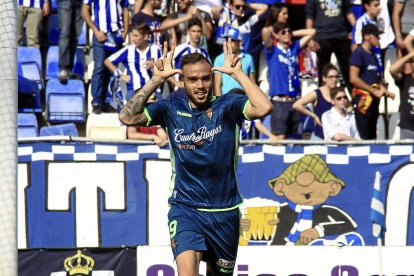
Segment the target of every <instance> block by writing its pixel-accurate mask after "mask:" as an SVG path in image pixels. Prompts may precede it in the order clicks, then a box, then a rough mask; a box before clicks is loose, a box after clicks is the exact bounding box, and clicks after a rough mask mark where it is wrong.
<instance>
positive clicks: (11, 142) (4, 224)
mask: <svg viewBox="0 0 414 276" xmlns="http://www.w3.org/2000/svg"><path fill="white" fill-rule="evenodd" d="M16 5H17V1H15V0H0V14H1V16H0V68H1V69H0V95H1V102H2V104H1V105H0V110H1V115H0V122H1V123H0V148H1V154H0V233H1V234H0V248H1V252H2V258H0V274H1V275H5V276H9V275H10V276H14V275H17V241H16V236H17V227H16V206H17V204H16V190H17V188H16V187H17V185H16V184H17V182H16V170H17V137H16V136H17V135H16V134H17V126H16V125H17V124H16V121H17V56H16V55H17V48H16V44H17V42H16V41H17V29H16V26H17V22H16V10H17V8H16Z"/></svg>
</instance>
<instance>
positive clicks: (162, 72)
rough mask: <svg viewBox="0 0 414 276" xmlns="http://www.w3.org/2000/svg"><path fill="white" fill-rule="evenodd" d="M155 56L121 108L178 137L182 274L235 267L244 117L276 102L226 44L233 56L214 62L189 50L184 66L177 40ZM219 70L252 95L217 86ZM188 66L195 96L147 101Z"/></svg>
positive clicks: (125, 117)
mask: <svg viewBox="0 0 414 276" xmlns="http://www.w3.org/2000/svg"><path fill="white" fill-rule="evenodd" d="M167 46H168V45H167V43H165V44H164V52H163V57H162V59H160V60H157V61H156V62H155V67H154V75H153V77H152V78H151V80H150V81H149V82H148V83H146V84H145V86H144V87H142V88H141V89H140V90H139V91H138V92H137V93H136V94H135V96H134V97H133V98H132V99H131V100H130V101H128V103H127V104H126V105H125V107H124V108H123V109H122V110H121V113H120V114H119V118H120V120H121V121H122V122H123V123H124V124H126V125H141V126H149V125H158V124H159V125H161V126H162V127H163V128H164V129H166V131H167V134H168V136H169V138H170V147H171V150H172V158H171V162H172V165H173V166H172V170H173V176H172V182H173V184H174V186H173V188H172V193H171V197H170V198H169V201H168V202H169V204H170V206H171V208H170V211H169V213H168V220H169V229H170V239H171V247H172V250H173V254H174V257H175V259H176V262H177V268H178V275H198V269H199V263H200V261H201V260H205V261H206V263H207V274H209V273H211V275H230V274H231V273H232V272H233V270H234V265H235V262H236V256H237V247H238V239H239V224H240V222H239V220H240V217H239V208H238V207H239V206H240V204H241V203H242V198H241V196H240V193H239V191H238V188H237V179H236V167H235V164H236V163H235V160H236V159H237V155H238V153H237V149H238V140H239V128H240V126H241V122H242V120H243V119H249V120H254V119H256V118H261V117H264V116H266V115H268V114H270V112H271V111H272V109H273V106H272V104H271V103H270V101H269V100H268V99H267V97H266V96H265V94H264V93H263V92H262V91H261V90H260V88H259V87H258V86H257V85H256V84H255V83H253V82H252V81H251V80H250V78H249V77H248V76H247V75H246V74H245V73H244V72H243V70H242V65H241V61H240V58H239V57H237V56H235V55H234V54H233V52H232V49H231V39H229V40H228V41H226V42H225V43H224V44H223V51H224V53H225V58H224V60H225V62H224V64H223V66H221V67H213V68H212V66H211V64H210V62H209V61H208V59H206V58H205V57H204V56H203V55H201V54H199V53H191V54H188V55H185V56H184V57H183V59H182V60H181V69H173V68H172V56H173V53H174V50H175V47H172V49H171V52H172V53H170V54H169V55H168V57H167ZM213 71H219V72H222V73H226V74H229V75H230V76H232V77H233V78H235V79H236V80H237V81H238V82H239V83H240V84H241V86H242V87H243V89H244V90H245V91H246V94H247V96H242V95H235V94H231V93H228V94H225V95H223V96H221V97H215V96H213V93H212V79H213V75H212V74H213ZM176 73H179V74H182V80H181V81H182V82H183V86H184V88H185V90H186V94H187V96H188V99H185V98H182V97H169V98H167V99H164V100H162V101H160V102H157V103H154V104H152V105H149V106H147V107H145V103H146V102H147V100H148V98H149V97H150V96H151V94H152V93H153V92H154V91H155V90H156V89H157V88H158V87H159V86H160V85H162V84H163V83H164V81H165V80H166V79H168V78H169V77H171V76H173V75H174V74H176Z"/></svg>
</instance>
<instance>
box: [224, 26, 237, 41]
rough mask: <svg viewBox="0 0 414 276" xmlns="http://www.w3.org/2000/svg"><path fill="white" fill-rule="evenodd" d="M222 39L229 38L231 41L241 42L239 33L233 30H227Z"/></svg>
mask: <svg viewBox="0 0 414 276" xmlns="http://www.w3.org/2000/svg"><path fill="white" fill-rule="evenodd" d="M224 37H230V38H231V39H232V40H241V36H240V31H239V30H238V29H234V28H230V29H228V30H227V32H226V34H225V35H224Z"/></svg>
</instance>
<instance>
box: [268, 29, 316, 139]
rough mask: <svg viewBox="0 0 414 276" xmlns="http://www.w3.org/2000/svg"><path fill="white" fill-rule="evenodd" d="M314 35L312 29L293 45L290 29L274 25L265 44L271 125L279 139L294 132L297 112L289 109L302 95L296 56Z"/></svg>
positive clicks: (291, 108)
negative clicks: (270, 102)
mask: <svg viewBox="0 0 414 276" xmlns="http://www.w3.org/2000/svg"><path fill="white" fill-rule="evenodd" d="M314 34H315V29H308V30H307V35H306V36H304V37H302V38H301V39H300V40H296V41H293V42H292V30H291V29H290V28H289V26H288V25H287V24H283V23H275V24H274V25H273V32H272V36H271V37H269V38H268V39H267V41H264V44H265V50H264V52H265V56H266V60H267V64H268V67H269V81H270V88H269V96H270V98H271V100H272V102H273V106H274V111H273V112H272V115H271V119H270V124H271V128H272V133H273V134H275V135H276V136H277V138H278V139H285V138H286V137H287V134H295V133H296V131H297V126H298V120H299V113H298V112H296V111H295V110H294V109H293V107H292V106H293V103H294V102H295V101H296V100H297V99H298V98H299V97H300V95H301V88H300V81H299V67H298V58H297V56H298V54H299V52H300V51H301V49H302V48H303V47H304V46H305V45H306V44H307V43H308V42H309V40H310V39H311V38H312V37H313V36H314ZM273 39H276V40H277V46H275V45H273Z"/></svg>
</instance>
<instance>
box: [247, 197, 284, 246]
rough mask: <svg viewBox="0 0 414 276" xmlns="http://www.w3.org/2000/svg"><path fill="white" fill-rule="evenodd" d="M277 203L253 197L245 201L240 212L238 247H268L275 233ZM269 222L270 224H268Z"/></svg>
mask: <svg viewBox="0 0 414 276" xmlns="http://www.w3.org/2000/svg"><path fill="white" fill-rule="evenodd" d="M279 210H280V209H279V202H277V201H273V200H269V199H264V198H260V197H255V198H251V199H245V200H244V202H243V205H242V206H241V208H240V211H241V215H242V216H241V221H240V223H241V229H242V233H241V237H240V240H239V243H240V245H259V244H260V245H268V244H270V243H271V242H272V239H273V237H274V236H275V233H276V228H277V225H276V223H275V222H276V220H277V213H278V212H279ZM269 222H270V223H269Z"/></svg>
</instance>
